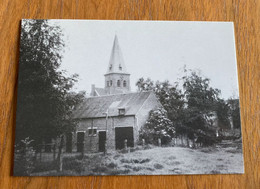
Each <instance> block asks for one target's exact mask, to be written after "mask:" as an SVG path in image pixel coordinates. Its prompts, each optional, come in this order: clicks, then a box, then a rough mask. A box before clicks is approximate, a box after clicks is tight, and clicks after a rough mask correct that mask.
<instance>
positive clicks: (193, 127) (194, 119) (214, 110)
mask: <svg viewBox="0 0 260 189" xmlns="http://www.w3.org/2000/svg"><path fill="white" fill-rule="evenodd" d="M180 83H181V84H182V87H181V89H179V88H180V87H179V86H178V84H175V85H171V84H170V83H169V81H164V82H159V81H156V82H154V81H152V80H151V79H150V78H148V79H144V78H140V79H139V80H138V81H137V83H136V85H137V87H138V91H154V93H155V94H156V96H157V98H158V100H159V101H160V102H161V104H162V106H163V108H164V109H165V110H166V111H167V117H168V118H169V119H170V120H171V122H172V123H173V126H174V128H175V131H176V135H186V136H188V138H190V139H192V140H195V139H198V138H199V140H200V141H210V142H209V143H214V141H217V140H215V139H214V138H215V130H216V129H217V127H220V128H223V129H227V128H230V115H232V118H233V122H234V123H235V122H236V124H237V125H238V126H239V124H238V123H240V121H238V120H239V119H240V118H239V119H238V117H239V115H240V114H239V107H238V106H237V104H239V103H236V101H232V100H229V101H226V100H224V99H221V98H220V94H221V91H220V90H219V89H216V88H213V87H211V86H210V79H209V78H206V77H203V76H202V75H201V74H200V73H199V72H197V71H194V70H187V69H184V76H183V77H182V78H181V79H180V82H179V84H180ZM237 107H238V108H237ZM234 118H235V119H234Z"/></svg>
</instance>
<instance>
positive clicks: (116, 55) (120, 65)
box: [106, 35, 128, 74]
mask: <svg viewBox="0 0 260 189" xmlns="http://www.w3.org/2000/svg"><path fill="white" fill-rule="evenodd" d="M111 73H123V74H128V72H127V71H126V66H125V63H124V59H123V55H122V52H121V49H120V46H119V42H118V38H117V35H115V38H114V43H113V47H112V51H111V55H110V60H109V64H108V68H107V72H106V74H111Z"/></svg>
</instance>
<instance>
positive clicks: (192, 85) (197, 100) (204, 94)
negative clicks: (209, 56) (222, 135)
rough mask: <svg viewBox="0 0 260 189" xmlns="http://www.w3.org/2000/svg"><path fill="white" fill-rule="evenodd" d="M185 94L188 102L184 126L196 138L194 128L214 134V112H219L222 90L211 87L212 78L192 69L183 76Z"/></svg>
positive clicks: (191, 136) (189, 134)
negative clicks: (204, 76)
mask: <svg viewBox="0 0 260 189" xmlns="http://www.w3.org/2000/svg"><path fill="white" fill-rule="evenodd" d="M182 79H183V89H184V95H185V99H186V102H187V108H186V113H185V121H184V126H187V127H188V128H189V129H186V130H187V132H188V136H189V138H191V139H194V137H195V136H194V134H195V132H193V130H196V131H198V130H199V131H202V132H203V133H204V134H206V135H209V136H212V137H213V136H214V128H212V127H209V126H211V125H212V119H214V112H217V107H218V101H219V99H220V98H219V94H220V90H218V89H214V88H212V87H210V85H209V84H210V80H209V79H208V78H203V77H202V76H200V75H199V74H198V73H197V72H195V71H191V72H190V73H188V74H187V75H186V76H184V77H183V78H182Z"/></svg>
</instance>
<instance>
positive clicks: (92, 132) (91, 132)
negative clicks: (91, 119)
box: [88, 129, 97, 136]
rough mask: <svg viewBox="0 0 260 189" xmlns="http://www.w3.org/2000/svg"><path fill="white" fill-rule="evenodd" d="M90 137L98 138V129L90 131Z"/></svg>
mask: <svg viewBox="0 0 260 189" xmlns="http://www.w3.org/2000/svg"><path fill="white" fill-rule="evenodd" d="M88 136H97V129H88Z"/></svg>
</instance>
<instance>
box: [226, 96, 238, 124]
mask: <svg viewBox="0 0 260 189" xmlns="http://www.w3.org/2000/svg"><path fill="white" fill-rule="evenodd" d="M228 105H229V108H230V116H231V118H232V121H233V126H234V128H236V129H240V128H241V121H240V107H239V99H229V100H228Z"/></svg>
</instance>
